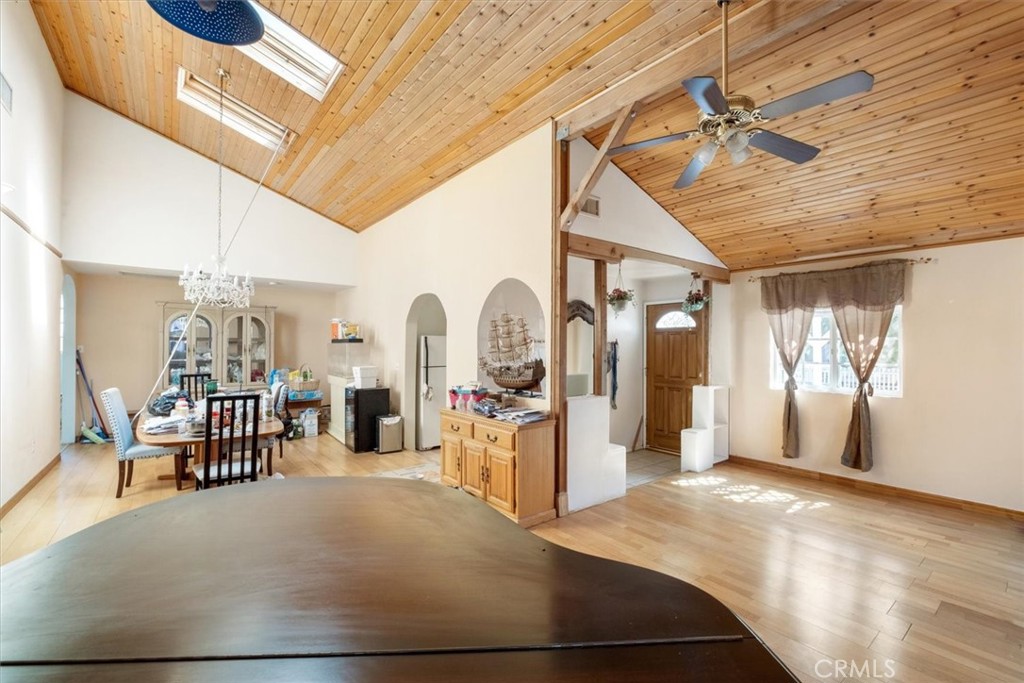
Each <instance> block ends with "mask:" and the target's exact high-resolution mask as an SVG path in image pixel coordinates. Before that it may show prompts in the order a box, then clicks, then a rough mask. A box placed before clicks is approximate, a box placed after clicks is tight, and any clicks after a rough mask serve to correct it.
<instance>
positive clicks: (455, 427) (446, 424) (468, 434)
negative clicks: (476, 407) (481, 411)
mask: <svg viewBox="0 0 1024 683" xmlns="http://www.w3.org/2000/svg"><path fill="white" fill-rule="evenodd" d="M441 433H442V434H445V433H448V434H458V435H459V436H461V437H462V438H464V439H472V438H473V423H472V422H470V421H469V420H463V419H461V418H458V417H448V416H447V415H442V416H441Z"/></svg>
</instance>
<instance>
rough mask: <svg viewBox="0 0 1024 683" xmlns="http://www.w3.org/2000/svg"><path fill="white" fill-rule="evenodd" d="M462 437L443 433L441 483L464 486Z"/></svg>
mask: <svg viewBox="0 0 1024 683" xmlns="http://www.w3.org/2000/svg"><path fill="white" fill-rule="evenodd" d="M461 470H462V439H461V438H459V437H457V436H454V435H452V434H445V433H443V432H442V433H441V483H442V484H446V485H447V486H455V487H458V486H462V476H461Z"/></svg>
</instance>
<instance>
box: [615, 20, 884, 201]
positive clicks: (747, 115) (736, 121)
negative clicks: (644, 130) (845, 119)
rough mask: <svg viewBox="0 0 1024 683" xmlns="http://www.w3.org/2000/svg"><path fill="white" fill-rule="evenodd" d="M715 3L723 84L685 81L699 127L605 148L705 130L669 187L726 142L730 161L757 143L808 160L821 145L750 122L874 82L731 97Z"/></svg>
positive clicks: (686, 181) (864, 76)
mask: <svg viewBox="0 0 1024 683" xmlns="http://www.w3.org/2000/svg"><path fill="white" fill-rule="evenodd" d="M717 2H718V6H719V7H721V8H722V87H721V88H719V87H718V82H717V81H716V80H715V78H714V77H713V76H696V77H694V78H687V79H686V80H685V81H683V87H684V88H686V92H687V93H689V95H690V97H692V98H693V100H694V101H695V102H696V103H697V106H698V107H700V110H701V114H700V118H699V119H698V121H697V129H696V130H688V131H684V132H682V133H672V134H670V135H662V136H660V137H656V138H651V139H650V140H642V141H640V142H634V143H631V144H628V145H622V146H620V147H613V148H612V149H610V150H608V156H614V155H617V154H624V153H626V152H635V151H637V150H640V149H645V148H647V147H653V146H654V145H660V144H663V143H666V142H673V141H675V140H685V139H686V138H690V137H695V136H698V135H703V136H704V137H706V138H707V141H706V142H705V143H704V144H703V145H701V147H700V148H699V149H698V150H697V152H696V154H694V155H693V158H692V159H690V163H689V164H687V166H686V169H685V170H684V171H683V173H682V175H680V176H679V179H678V180H677V181H676V183H675V185H674V186H673V187H675V189H677V190H678V189H681V188H684V187H688V186H690V185H692V184H693V182H694V181H695V180H696V179H697V176H698V175H700V172H701V171H703V170H704V167H705V166H707V165H708V164H710V163H711V160H712V159H714V158H715V153H716V152H717V151H718V148H719V147H725V149H726V151H727V152H729V155H730V156H731V158H732V163H733V164H741V163H743V162H744V161H746V160H747V159H748V158H750V155H751V152H750V147H757V148H758V149H761V150H764V151H765V152H768V153H770V154H774V155H776V156H779V157H782V158H783V159H787V160H789V161H792V162H793V163H797V164H802V163H804V162H806V161H810V160H811V159H813V158H814V157H815V156H817V154H818V152H820V151H821V150H820V149H818V148H817V147H813V146H811V145H808V144H805V143H803V142H800V141H798V140H794V139H793V138H788V137H786V136H785V135H779V134H778V133H773V132H772V131H770V130H765V129H764V128H751V127H750V126H751V125H753V124H760V123H763V122H765V121H770V120H772V119H776V118H778V117H780V116H785V115H786V114H792V113H794V112H797V111H801V110H803V109H808V108H810V107H815V106H817V105H819V104H825V103H826V102H831V101H832V100H838V99H840V98H843V97H847V96H849V95H853V94H855V93H859V92H867V91H868V90H871V86H872V85H873V84H874V82H875V77H874V76H872V75H871V74H869V73H868V72H866V71H854V72H853V73H850V74H847V75H845V76H840V77H839V78H835V79H833V80H831V81H827V82H825V83H820V84H818V85H816V86H814V87H812V88H808V89H807V90H801V91H800V92H798V93H794V94H792V95H788V96H786V97H783V98H782V99H778V100H775V101H774V102H769V103H768V104H766V105H764V106H761V107H758V106H757V105H756V104H755V103H754V100H753V99H751V98H750V97H747V96H746V95H732V96H729V95H728V93H729V0H717ZM723 91H724V93H723Z"/></svg>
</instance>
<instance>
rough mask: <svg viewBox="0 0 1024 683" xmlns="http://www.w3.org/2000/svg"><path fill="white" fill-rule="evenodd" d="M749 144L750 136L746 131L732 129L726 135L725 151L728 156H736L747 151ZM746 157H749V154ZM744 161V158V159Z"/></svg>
mask: <svg viewBox="0 0 1024 683" xmlns="http://www.w3.org/2000/svg"><path fill="white" fill-rule="evenodd" d="M749 142H750V136H749V135H748V134H747V132H746V131H743V130H737V129H733V130H731V131H730V132H729V133H727V134H726V138H725V149H726V150H727V151H728V152H729V153H730V154H733V155H735V154H737V153H739V152H742V151H743V150H745V149H747V145H748V143H749ZM747 156H750V154H749V152H748V153H747ZM744 159H746V157H744Z"/></svg>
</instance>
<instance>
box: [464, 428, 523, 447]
mask: <svg viewBox="0 0 1024 683" xmlns="http://www.w3.org/2000/svg"><path fill="white" fill-rule="evenodd" d="M474 438H475V439H476V440H477V441H482V442H483V443H485V444H487V445H489V446H497V447H499V448H504V449H505V450H506V451H514V450H515V449H516V435H515V433H514V432H507V431H505V430H503V429H497V428H495V427H492V426H490V425H476V433H475V434H474Z"/></svg>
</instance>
